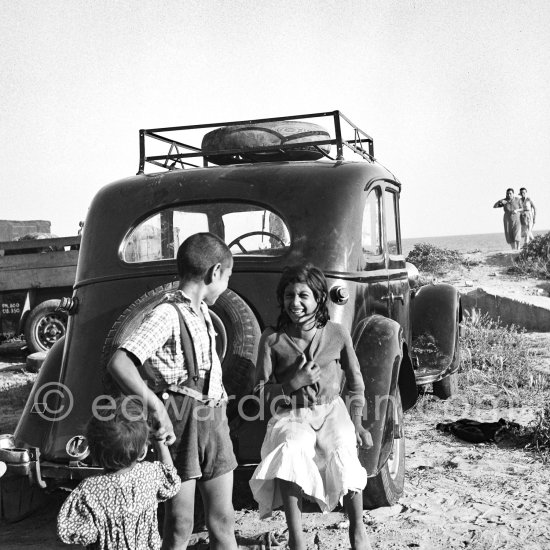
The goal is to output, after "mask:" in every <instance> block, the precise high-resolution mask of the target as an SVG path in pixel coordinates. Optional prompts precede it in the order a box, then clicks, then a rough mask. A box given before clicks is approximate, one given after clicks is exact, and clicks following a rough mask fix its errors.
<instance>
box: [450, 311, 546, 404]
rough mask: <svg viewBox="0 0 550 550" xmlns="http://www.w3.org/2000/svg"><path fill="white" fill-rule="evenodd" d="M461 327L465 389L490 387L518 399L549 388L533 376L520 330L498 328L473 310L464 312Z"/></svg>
mask: <svg viewBox="0 0 550 550" xmlns="http://www.w3.org/2000/svg"><path fill="white" fill-rule="evenodd" d="M462 326H463V329H462V338H461V347H462V358H463V360H462V372H463V373H464V374H465V376H466V378H467V385H471V384H475V383H483V384H490V385H493V386H497V388H499V389H500V390H502V391H503V392H505V393H509V392H510V391H513V392H515V393H516V394H517V395H518V396H519V393H520V392H521V393H523V394H527V393H529V394H533V393H540V392H543V391H544V390H548V389H549V388H550V380H549V378H548V377H547V376H544V375H542V374H540V375H538V374H537V375H534V374H533V369H532V366H533V363H534V353H533V351H532V350H531V348H530V346H529V343H528V341H527V340H526V339H525V338H524V337H523V334H524V332H525V330H524V329H519V328H518V327H516V326H514V325H509V326H502V325H500V324H499V323H498V322H497V321H494V320H493V319H491V318H490V317H489V315H488V314H483V315H481V314H479V313H478V312H477V311H476V310H474V311H473V312H472V313H469V312H467V311H466V312H465V314H464V322H463V325H462Z"/></svg>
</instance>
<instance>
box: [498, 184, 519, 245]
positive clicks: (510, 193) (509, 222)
mask: <svg viewBox="0 0 550 550" xmlns="http://www.w3.org/2000/svg"><path fill="white" fill-rule="evenodd" d="M493 208H504V218H503V221H504V236H505V237H506V242H507V243H508V244H509V245H510V246H511V247H512V249H513V250H518V249H519V241H520V239H521V223H520V217H519V213H520V212H521V211H522V210H523V207H522V205H521V202H520V199H519V197H514V190H513V189H511V188H509V189H506V198H505V199H500V200H499V201H497V202H495V204H494V205H493Z"/></svg>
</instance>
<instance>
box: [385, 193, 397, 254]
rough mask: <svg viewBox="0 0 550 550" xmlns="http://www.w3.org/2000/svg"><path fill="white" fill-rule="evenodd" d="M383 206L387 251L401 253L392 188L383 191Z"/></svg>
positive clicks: (395, 203)
mask: <svg viewBox="0 0 550 550" xmlns="http://www.w3.org/2000/svg"><path fill="white" fill-rule="evenodd" d="M384 206H385V213H386V232H387V238H388V252H389V253H390V254H391V255H398V254H401V242H400V241H399V232H398V225H397V224H398V221H399V218H398V216H397V193H396V192H395V191H393V190H392V189H386V190H385V191H384Z"/></svg>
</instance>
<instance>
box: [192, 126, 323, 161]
mask: <svg viewBox="0 0 550 550" xmlns="http://www.w3.org/2000/svg"><path fill="white" fill-rule="evenodd" d="M327 139H330V134H329V133H328V132H327V131H326V130H325V129H324V128H323V127H322V126H319V125H318V124H313V123H311V122H303V121H301V120H283V121H278V122H262V123H259V124H246V125H245V124H242V125H235V126H225V127H223V128H218V129H217V130H213V131H211V132H208V133H207V134H206V135H205V136H204V137H203V139H202V144H201V148H202V150H203V153H204V157H205V159H206V160H208V161H209V162H212V163H214V164H238V163H243V162H272V161H281V160H318V159H320V158H322V157H323V156H324V155H328V154H329V153H330V147H331V146H330V144H324V145H308V142H312V141H323V140H327ZM297 144H299V145H300V146H299V147H290V148H286V149H284V148H283V147H284V146H288V145H294V146H295V145H297ZM302 144H303V145H302ZM258 147H281V149H279V150H276V151H256V152H248V150H249V149H256V148H258ZM231 149H238V150H239V153H235V154H223V153H221V154H217V153H216V152H217V151H224V150H231Z"/></svg>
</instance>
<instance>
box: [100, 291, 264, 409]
mask: <svg viewBox="0 0 550 550" xmlns="http://www.w3.org/2000/svg"><path fill="white" fill-rule="evenodd" d="M178 286H179V283H178V282H174V283H168V284H165V285H162V286H160V287H157V288H155V289H153V290H151V291H149V292H147V293H146V294H144V295H143V296H141V297H140V298H138V299H137V300H136V301H135V302H134V303H133V304H131V305H130V306H129V307H128V308H127V309H126V310H125V311H124V312H123V313H122V314H121V315H120V317H119V318H118V319H117V320H116V322H115V324H114V325H113V327H112V328H111V330H110V332H109V334H108V336H107V339H106V340H105V345H104V347H103V364H104V365H105V366H106V365H107V362H108V361H109V359H110V357H111V355H112V354H113V353H114V352H115V351H116V349H117V348H118V346H119V345H120V344H122V342H123V341H124V340H125V339H126V338H127V337H128V336H129V335H130V334H131V333H132V332H133V331H134V330H135V329H136V328H137V327H138V326H139V325H140V324H141V322H142V320H143V318H144V317H145V315H147V313H149V312H150V311H151V310H152V309H153V308H154V307H155V306H156V305H157V304H158V303H159V302H160V300H161V299H162V298H163V297H164V296H166V294H169V293H171V292H174V291H175V290H177V288H178ZM210 316H211V318H212V323H213V324H214V328H215V330H216V352H217V353H218V356H219V358H220V361H221V363H222V372H223V383H224V386H225V389H226V391H227V394H228V395H229V396H234V397H233V398H232V399H231V400H230V402H229V405H228V408H227V414H228V417H230V419H231V418H232V417H234V416H235V414H236V413H237V405H238V400H239V399H240V398H241V397H244V396H245V395H247V394H249V393H250V392H251V391H252V387H253V385H254V378H255V366H256V356H257V353H258V342H259V339H260V326H259V325H258V321H257V320H256V317H255V315H254V313H253V312H252V310H251V309H250V307H248V305H247V304H246V303H245V302H244V301H243V300H242V298H240V297H239V296H238V295H237V294H235V292H233V291H232V290H229V289H228V290H226V291H225V292H224V293H223V294H222V295H221V296H220V297H219V298H218V299H217V301H216V303H215V304H214V305H213V306H212V307H211V308H210Z"/></svg>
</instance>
